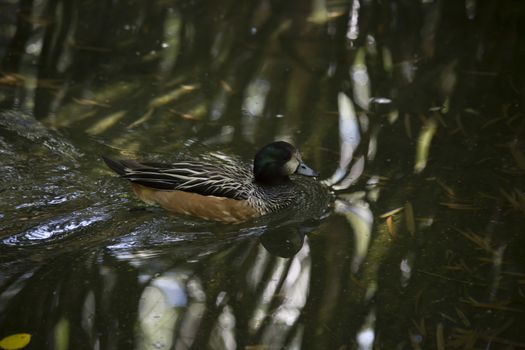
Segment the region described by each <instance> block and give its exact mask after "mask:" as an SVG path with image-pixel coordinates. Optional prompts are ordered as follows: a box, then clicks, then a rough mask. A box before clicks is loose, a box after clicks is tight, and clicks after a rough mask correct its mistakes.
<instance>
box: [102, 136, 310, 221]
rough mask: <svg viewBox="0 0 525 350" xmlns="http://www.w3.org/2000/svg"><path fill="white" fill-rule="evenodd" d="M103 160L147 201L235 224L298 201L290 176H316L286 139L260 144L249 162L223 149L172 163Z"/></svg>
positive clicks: (169, 208) (179, 211)
mask: <svg viewBox="0 0 525 350" xmlns="http://www.w3.org/2000/svg"><path fill="white" fill-rule="evenodd" d="M102 158H103V160H104V162H105V163H106V165H107V166H108V167H109V168H110V169H111V170H113V171H114V172H115V173H117V174H118V175H119V176H120V177H121V178H124V179H126V180H128V181H129V182H130V183H131V187H132V189H133V192H134V193H135V194H136V196H137V197H138V198H140V199H141V200H142V201H143V202H145V203H146V204H149V205H156V206H160V207H162V208H164V209H166V210H167V211H169V212H172V213H175V214H184V215H190V216H194V217H199V218H201V219H205V220H211V221H219V222H225V223H238V222H242V221H246V220H249V219H252V218H257V217H260V216H263V215H267V214H269V213H272V212H276V211H280V210H283V209H284V208H286V207H289V206H291V205H292V204H293V203H295V202H296V201H297V198H298V190H299V189H298V187H297V186H296V184H295V183H294V181H293V180H292V179H291V178H290V176H291V175H293V174H297V175H303V176H308V177H314V178H315V177H317V176H318V173H317V172H316V171H314V170H313V169H312V168H310V167H309V166H308V165H306V164H305V163H304V162H303V160H302V157H301V154H300V153H299V151H298V150H297V149H296V148H295V147H294V146H293V145H292V144H290V143H288V142H285V141H275V142H272V143H269V144H267V145H265V146H264V147H262V148H261V149H260V150H259V151H258V152H257V153H256V154H255V157H254V161H253V165H249V164H246V163H244V162H243V161H242V160H240V159H239V158H237V157H234V156H227V155H225V154H223V153H209V154H206V155H202V156H200V157H199V158H190V159H185V160H179V161H176V162H174V163H165V164H162V163H161V164H159V163H148V162H139V161H137V160H131V159H111V158H108V157H104V156H103V157H102Z"/></svg>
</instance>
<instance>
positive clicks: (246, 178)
mask: <svg viewBox="0 0 525 350" xmlns="http://www.w3.org/2000/svg"><path fill="white" fill-rule="evenodd" d="M103 158H104V161H105V162H106V164H107V165H108V166H109V167H110V168H111V169H112V170H113V171H115V172H116V173H117V174H119V175H120V176H121V177H122V178H125V179H128V180H129V181H131V182H133V183H136V184H139V185H142V186H146V187H150V188H156V189H160V190H178V191H185V192H193V193H198V194H201V195H204V196H217V197H228V198H233V199H238V200H242V199H248V195H249V192H250V191H249V188H250V186H249V184H250V183H251V182H252V177H253V175H252V173H251V171H250V169H249V168H248V167H247V166H245V165H244V164H241V163H239V162H238V161H236V160H235V159H223V161H222V162H221V163H220V164H215V163H212V162H203V161H180V162H176V163H172V164H156V163H139V162H136V161H132V160H113V159H109V158H106V157H103Z"/></svg>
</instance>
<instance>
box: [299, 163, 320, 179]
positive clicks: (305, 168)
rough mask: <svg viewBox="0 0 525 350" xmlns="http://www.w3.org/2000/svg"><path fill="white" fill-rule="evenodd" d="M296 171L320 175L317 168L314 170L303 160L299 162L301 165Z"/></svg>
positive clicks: (309, 174) (306, 174) (303, 173)
mask: <svg viewBox="0 0 525 350" xmlns="http://www.w3.org/2000/svg"><path fill="white" fill-rule="evenodd" d="M295 173H296V174H300V175H304V176H319V174H318V173H317V172H316V171H315V170H313V169H312V168H310V167H309V166H308V165H306V164H304V163H303V162H301V163H299V166H298V167H297V170H296V171H295Z"/></svg>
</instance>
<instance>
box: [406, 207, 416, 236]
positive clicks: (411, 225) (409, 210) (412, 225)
mask: <svg viewBox="0 0 525 350" xmlns="http://www.w3.org/2000/svg"><path fill="white" fill-rule="evenodd" d="M405 219H406V224H407V230H408V232H410V234H411V235H412V236H413V235H414V233H416V221H415V220H414V208H413V207H412V203H410V202H406V203H405Z"/></svg>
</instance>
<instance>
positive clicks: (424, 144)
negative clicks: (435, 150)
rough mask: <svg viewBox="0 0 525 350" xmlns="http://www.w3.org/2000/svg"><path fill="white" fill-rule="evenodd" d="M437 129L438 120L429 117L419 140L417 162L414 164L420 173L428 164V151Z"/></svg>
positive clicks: (415, 169)
mask: <svg viewBox="0 0 525 350" xmlns="http://www.w3.org/2000/svg"><path fill="white" fill-rule="evenodd" d="M436 130H437V122H436V120H435V119H434V118H427V119H426V120H425V123H424V125H423V128H422V130H421V133H420V134H419V138H418V140H417V149H416V164H415V165H414V171H415V172H416V173H418V174H419V173H421V172H422V171H423V169H425V167H426V166H427V160H428V151H429V149H430V143H431V142H432V138H433V137H434V134H435V133H436Z"/></svg>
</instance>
